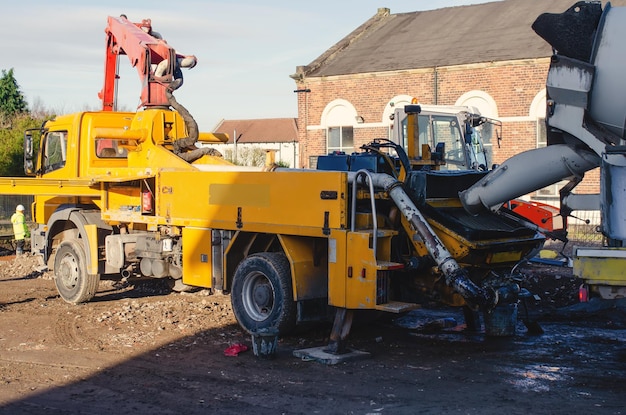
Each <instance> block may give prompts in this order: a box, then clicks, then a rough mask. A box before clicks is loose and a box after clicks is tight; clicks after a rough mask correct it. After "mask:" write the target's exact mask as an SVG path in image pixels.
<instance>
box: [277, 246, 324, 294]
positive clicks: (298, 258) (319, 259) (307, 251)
mask: <svg viewBox="0 0 626 415" xmlns="http://www.w3.org/2000/svg"><path fill="white" fill-rule="evenodd" d="M278 237H279V239H280V242H281V245H282V246H283V248H284V250H285V254H286V255H287V259H289V264H290V266H291V276H292V280H293V298H294V300H296V301H299V300H307V299H311V298H323V297H327V296H328V258H327V255H321V252H323V251H322V249H321V248H323V246H324V245H323V244H328V240H327V239H326V238H310V237H300V236H289V235H279V236H278ZM316 252H318V254H317V255H316Z"/></svg>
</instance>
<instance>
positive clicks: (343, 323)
mask: <svg viewBox="0 0 626 415" xmlns="http://www.w3.org/2000/svg"><path fill="white" fill-rule="evenodd" d="M353 316H354V311H353V310H348V309H346V308H339V309H337V313H336V314H335V321H334V323H333V329H332V331H331V333H330V342H329V343H328V347H327V348H326V349H324V351H325V352H327V353H332V354H342V353H346V352H347V351H348V350H346V344H345V340H346V338H347V337H348V334H349V333H350V328H351V327H352V318H353Z"/></svg>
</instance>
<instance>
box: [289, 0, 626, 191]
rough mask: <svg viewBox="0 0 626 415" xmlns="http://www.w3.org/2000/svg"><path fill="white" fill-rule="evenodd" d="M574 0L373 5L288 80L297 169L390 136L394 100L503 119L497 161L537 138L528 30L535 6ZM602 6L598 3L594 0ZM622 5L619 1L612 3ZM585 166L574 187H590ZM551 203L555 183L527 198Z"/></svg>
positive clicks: (542, 48)
mask: <svg viewBox="0 0 626 415" xmlns="http://www.w3.org/2000/svg"><path fill="white" fill-rule="evenodd" d="M575 2H576V1H575V0H550V1H546V0H503V1H494V2H491V3H484V4H478V5H470V6H459V7H449V8H443V9H438V10H431V11H422V12H411V13H400V14H392V13H391V12H390V10H389V9H385V8H381V9H378V12H377V13H376V14H375V15H374V16H373V17H372V18H370V19H369V20H368V21H366V22H365V23H363V24H362V25H361V26H359V27H358V28H356V29H355V30H354V31H353V32H351V33H350V34H348V35H347V36H346V37H345V38H343V39H342V40H340V41H339V42H338V43H337V44H335V45H333V46H332V47H331V48H329V49H328V50H327V51H326V52H325V53H324V54H322V55H321V56H319V57H318V58H317V59H315V60H314V61H312V62H311V63H310V64H308V65H306V66H298V67H297V68H296V72H295V73H294V74H293V75H291V77H292V78H293V79H294V80H295V82H296V91H295V92H296V93H297V95H298V126H299V129H298V136H299V143H300V161H301V165H302V166H303V167H315V164H316V158H317V156H319V155H323V154H327V153H328V152H330V151H333V150H343V151H346V152H351V151H355V150H358V148H359V147H360V146H361V145H363V144H366V143H368V142H370V141H371V140H372V139H374V138H388V137H389V135H390V131H391V123H392V121H391V120H390V117H389V115H390V114H391V113H393V109H394V107H397V106H399V105H405V104H407V103H409V102H410V100H411V99H412V98H413V97H416V98H417V99H418V100H419V102H420V103H422V104H437V105H469V106H474V107H477V108H478V109H479V110H480V112H481V113H482V114H483V115H485V116H488V117H491V118H496V119H499V120H501V121H502V123H503V134H502V141H501V143H500V147H498V145H497V143H496V140H495V139H493V140H492V142H491V143H490V149H491V152H492V160H493V162H495V163H501V162H502V161H504V160H506V159H507V158H509V157H511V156H513V155H515V154H517V153H520V152H522V151H525V150H529V149H532V148H536V147H540V146H543V145H545V140H546V137H545V127H544V117H545V101H546V98H545V96H546V95H545V82H546V75H547V72H548V67H549V63H550V56H551V55H552V49H551V47H550V45H549V44H548V43H546V42H545V41H544V40H543V39H542V38H540V37H539V36H538V35H537V34H535V32H534V31H533V30H532V28H531V25H532V23H533V22H534V20H535V19H536V18H537V16H539V15H540V14H542V13H546V12H549V13H562V12H564V11H565V10H567V9H568V8H570V7H572V6H573V4H574V3H575ZM602 3H603V5H604V3H605V2H602ZM611 4H612V5H614V6H625V5H626V0H614V1H612V2H611ZM598 183H599V177H598V173H597V172H596V171H593V172H590V173H588V174H587V176H586V177H585V180H584V182H583V183H582V184H581V185H579V186H578V188H577V189H578V192H579V193H589V192H597V191H598ZM532 196H533V197H535V198H537V199H543V200H550V199H554V198H556V197H557V196H558V185H554V186H551V187H550V188H546V189H542V190H541V191H540V192H537V193H536V194H534V195H532Z"/></svg>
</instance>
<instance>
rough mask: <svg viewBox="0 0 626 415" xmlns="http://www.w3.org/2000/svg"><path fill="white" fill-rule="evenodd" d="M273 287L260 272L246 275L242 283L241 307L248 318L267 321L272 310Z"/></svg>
mask: <svg viewBox="0 0 626 415" xmlns="http://www.w3.org/2000/svg"><path fill="white" fill-rule="evenodd" d="M274 298H275V293H274V286H273V285H272V283H271V281H270V280H269V279H268V278H267V277H266V276H265V275H264V274H262V273H260V272H252V273H250V274H248V275H247V276H246V278H245V280H244V283H243V290H242V300H243V307H244V310H245V311H246V313H247V314H248V316H250V318H252V319H253V320H255V321H263V320H265V319H267V318H268V317H269V316H270V314H271V313H272V310H273V309H274Z"/></svg>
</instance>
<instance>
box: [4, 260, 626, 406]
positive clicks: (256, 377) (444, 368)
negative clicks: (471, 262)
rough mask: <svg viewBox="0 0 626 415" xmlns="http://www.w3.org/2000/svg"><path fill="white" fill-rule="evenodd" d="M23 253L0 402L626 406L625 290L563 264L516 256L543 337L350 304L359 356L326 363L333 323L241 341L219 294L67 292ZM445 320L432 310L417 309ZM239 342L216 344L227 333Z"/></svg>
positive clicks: (8, 317)
mask: <svg viewBox="0 0 626 415" xmlns="http://www.w3.org/2000/svg"><path fill="white" fill-rule="evenodd" d="M36 265H37V263H36V261H35V259H34V257H30V256H29V257H25V258H24V257H22V258H15V257H14V256H11V255H8V256H3V257H0V413H1V414H43V413H45V414H107V415H108V414H111V413H114V414H131V413H132V414H159V415H160V414H196V413H198V414H199V413H220V414H247V413H261V414H416V413H420V414H448V413H454V414H457V413H459V414H502V413H507V414H529V413H533V414H578V413H594V414H623V413H626V382H625V380H626V311H625V310H626V304H624V303H623V302H622V301H616V302H611V303H607V302H603V303H601V304H600V303H599V304H595V305H594V306H593V307H591V308H590V307H586V308H582V309H581V308H580V307H579V306H578V305H573V304H574V303H576V292H577V287H578V284H579V281H577V280H576V279H574V278H572V276H571V271H570V270H569V269H568V268H565V267H543V266H537V265H533V266H528V267H526V268H525V269H524V273H525V275H526V279H527V281H526V285H527V287H528V288H530V289H531V290H532V291H533V292H535V293H537V294H538V295H539V296H540V297H541V300H540V301H537V302H536V303H533V304H531V307H530V313H531V317H536V318H538V319H539V320H540V323H541V326H542V327H543V329H544V331H545V332H544V334H542V335H530V334H529V333H527V332H526V329H525V327H524V324H523V323H522V322H521V321H520V322H519V323H518V334H517V335H515V336H513V337H508V338H490V337H486V336H484V334H483V333H481V332H467V331H463V330H460V328H462V326H459V327H453V328H448V329H444V330H440V331H429V330H425V329H421V330H420V329H416V330H407V329H404V328H399V327H397V325H394V324H391V322H390V320H388V319H374V318H373V316H371V315H367V314H366V315H358V316H357V320H356V322H355V326H354V327H353V330H352V332H351V334H350V337H349V343H350V346H351V347H352V348H354V349H358V350H363V351H367V352H369V353H370V356H369V358H367V359H364V360H359V361H352V362H347V363H340V364H337V365H323V364H320V363H318V362H315V361H309V360H307V359H300V358H296V357H294V355H293V351H294V350H298V349H302V348H308V347H314V346H323V345H325V344H326V342H327V341H328V338H327V336H328V334H329V331H330V327H329V326H318V327H312V328H310V329H309V330H307V331H302V332H299V333H296V334H294V335H292V336H288V337H284V338H281V339H280V340H279V343H278V350H277V353H276V356H275V358H273V359H264V358H259V357H256V356H254V354H253V353H252V350H251V348H252V344H251V339H250V336H249V335H248V334H246V333H245V332H244V331H243V330H241V329H240V328H239V326H238V325H237V324H236V322H235V319H234V317H233V314H232V312H231V306H230V298H229V297H228V296H227V295H209V294H208V292H207V291H198V292H194V293H180V294H177V293H171V292H169V290H168V289H167V288H166V285H165V284H163V283H161V282H159V281H149V282H143V283H136V284H119V283H118V284H113V283H111V282H102V283H101V286H100V290H99V292H98V295H97V297H96V299H95V300H94V301H92V302H90V303H87V304H82V305H78V306H76V305H70V304H67V303H65V302H64V301H63V300H61V299H60V297H59V296H58V294H57V292H56V289H55V287H54V281H53V280H52V277H51V274H50V273H48V272H44V273H42V272H38V271H36V270H35V267H36ZM442 317H447V318H454V319H455V320H456V321H458V323H459V324H460V323H462V322H463V319H462V315H460V314H459V310H456V309H449V308H432V309H424V310H419V311H417V312H416V313H415V314H413V318H414V319H415V321H417V322H422V323H425V324H426V325H425V326H422V325H418V326H419V327H427V326H428V324H427V323H429V322H432V321H438V320H437V319H440V318H442ZM237 344H244V345H246V346H247V347H249V348H250V349H249V350H248V351H245V352H241V353H240V354H239V355H237V356H225V354H224V351H225V350H226V349H227V348H229V347H230V346H232V345H237Z"/></svg>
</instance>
